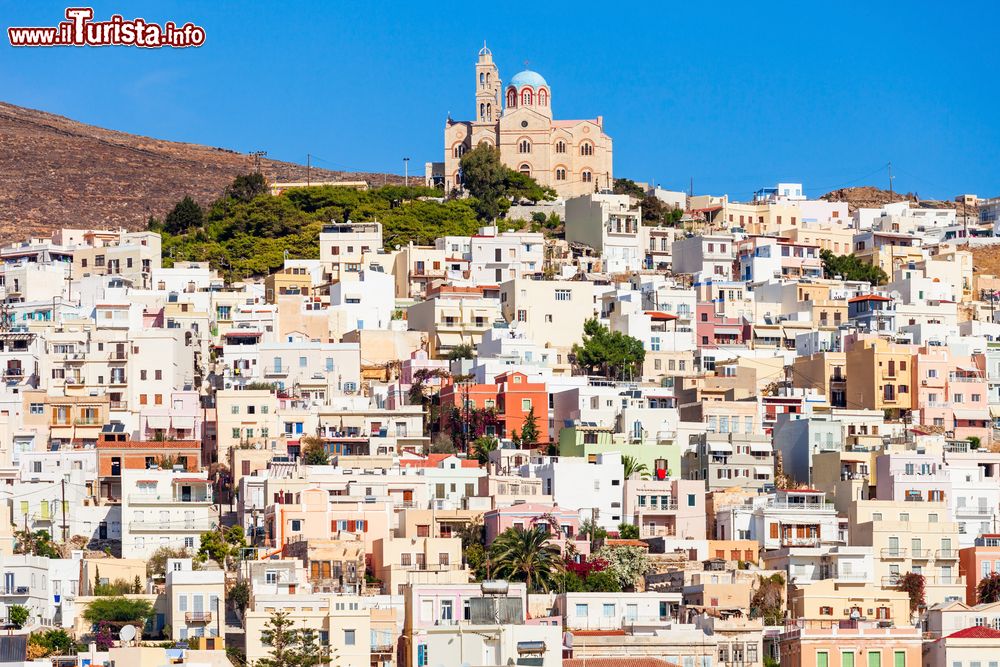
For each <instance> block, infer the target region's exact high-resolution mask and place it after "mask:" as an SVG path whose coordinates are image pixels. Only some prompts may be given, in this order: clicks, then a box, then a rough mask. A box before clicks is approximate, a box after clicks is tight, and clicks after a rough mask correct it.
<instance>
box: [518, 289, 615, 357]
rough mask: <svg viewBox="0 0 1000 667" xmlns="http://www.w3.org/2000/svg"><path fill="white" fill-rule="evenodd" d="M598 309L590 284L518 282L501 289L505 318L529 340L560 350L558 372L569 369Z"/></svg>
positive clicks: (557, 353)
mask: <svg viewBox="0 0 1000 667" xmlns="http://www.w3.org/2000/svg"><path fill="white" fill-rule="evenodd" d="M595 308H596V306H595V301H594V284H593V283H589V282H575V281H574V282H558V281H552V280H525V279H516V280H509V281H507V282H505V283H503V284H502V285H500V310H501V312H502V313H503V318H504V319H505V320H506V321H507V322H509V323H510V325H511V326H512V327H514V328H516V329H518V330H520V331H523V332H524V333H525V335H527V337H528V339H530V340H532V341H534V342H536V343H539V344H540V343H542V342H544V343H546V344H547V346H548V347H549V348H554V349H555V350H556V356H555V363H554V364H552V367H553V369H554V370H555V371H556V372H560V371H564V372H565V371H566V370H567V369H568V368H569V359H568V358H567V357H568V355H569V352H570V350H571V349H572V348H573V345H574V343H579V342H580V341H581V340H582V338H583V324H584V322H586V321H587V320H588V319H590V318H592V317H594V316H595ZM549 359H550V360H551V359H552V356H551V355H549Z"/></svg>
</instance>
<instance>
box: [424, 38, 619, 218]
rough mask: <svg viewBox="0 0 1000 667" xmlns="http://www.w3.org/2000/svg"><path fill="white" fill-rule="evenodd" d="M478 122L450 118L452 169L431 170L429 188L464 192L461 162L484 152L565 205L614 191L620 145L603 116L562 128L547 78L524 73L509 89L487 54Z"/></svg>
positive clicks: (481, 62)
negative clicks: (492, 152)
mask: <svg viewBox="0 0 1000 667" xmlns="http://www.w3.org/2000/svg"><path fill="white" fill-rule="evenodd" d="M475 86H476V95H475V101H476V102H475V104H476V106H475V111H476V117H475V120H471V121H457V120H453V119H451V118H450V117H449V118H448V120H447V122H446V123H445V128H444V162H434V163H430V162H428V163H427V165H426V176H427V181H428V184H429V185H431V184H439V183H443V184H444V188H445V191H446V192H450V191H451V190H452V188H457V187H461V180H462V176H461V170H460V160H461V158H462V155H464V154H465V152H466V151H468V150H472V148H473V147H475V146H478V145H479V144H483V143H485V144H487V145H489V146H494V147H499V149H500V158H501V160H502V161H503V163H504V164H506V165H507V166H508V167H510V168H511V169H514V170H517V171H520V172H521V173H525V174H528V175H529V176H531V177H532V178H534V179H535V180H536V181H537V182H538V183H539V184H540V185H545V186H548V187H551V188H552V189H554V190H555V191H556V193H557V194H558V195H559V196H560V197H562V198H568V197H576V196H578V195H584V194H588V193H592V192H596V191H598V190H603V189H610V188H611V186H612V184H613V181H614V176H613V174H612V142H611V137H609V136H608V135H607V134H605V133H604V119H603V118H602V117H601V116H597V117H596V118H590V119H584V120H554V119H553V116H552V102H553V95H552V88H551V87H550V86H549V84H548V83H547V82H546V81H545V79H544V78H543V77H542V75H541V74H539V73H537V72H533V71H531V70H524V71H522V72H518V73H517V74H515V75H514V76H513V78H511V80H510V82H509V83H508V84H506V85H503V84H502V82H501V80H500V71H499V70H498V69H497V66H496V64H495V63H494V62H493V53H492V52H491V51H490V50H489V49H488V48H486V46H485V45H484V46H483V48H482V49H481V50H480V51H479V57H478V60H477V61H476V73H475Z"/></svg>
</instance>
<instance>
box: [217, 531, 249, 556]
mask: <svg viewBox="0 0 1000 667" xmlns="http://www.w3.org/2000/svg"><path fill="white" fill-rule="evenodd" d="M223 537H224V538H225V540H226V544H228V545H229V555H230V556H233V557H236V556H239V555H241V554H242V552H243V549H245V548H246V546H247V535H246V531H244V530H243V526H240V525H238V524H236V525H232V526H229V527H228V528H226V530H225V532H224V533H223Z"/></svg>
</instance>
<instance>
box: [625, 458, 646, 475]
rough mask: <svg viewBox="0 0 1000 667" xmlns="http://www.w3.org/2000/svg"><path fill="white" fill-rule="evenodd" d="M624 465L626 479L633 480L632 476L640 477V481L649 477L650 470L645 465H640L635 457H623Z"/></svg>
mask: <svg viewBox="0 0 1000 667" xmlns="http://www.w3.org/2000/svg"><path fill="white" fill-rule="evenodd" d="M622 465H623V466H625V479H632V475H639V478H640V479H646V478H648V477H649V468H648V467H647V466H646V464H645V463H639V462H638V461H637V460H636V459H635V457H634V456H629V455H627V454H626V455H625V456H623V457H622Z"/></svg>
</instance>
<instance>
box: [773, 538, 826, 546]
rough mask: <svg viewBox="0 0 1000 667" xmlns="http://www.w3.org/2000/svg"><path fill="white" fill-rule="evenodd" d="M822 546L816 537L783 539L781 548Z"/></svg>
mask: <svg viewBox="0 0 1000 667" xmlns="http://www.w3.org/2000/svg"><path fill="white" fill-rule="evenodd" d="M820 544H822V542H821V540H820V539H819V536H816V537H783V538H781V546H783V547H818V546H819V545H820Z"/></svg>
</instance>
